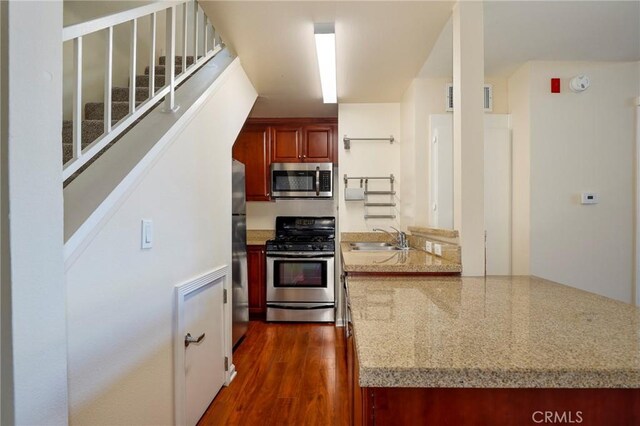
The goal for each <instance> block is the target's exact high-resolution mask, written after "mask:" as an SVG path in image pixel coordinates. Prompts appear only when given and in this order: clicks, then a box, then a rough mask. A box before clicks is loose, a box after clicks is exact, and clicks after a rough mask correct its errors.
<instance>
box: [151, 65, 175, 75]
mask: <svg viewBox="0 0 640 426" xmlns="http://www.w3.org/2000/svg"><path fill="white" fill-rule="evenodd" d="M166 72H167V67H166V66H165V65H156V69H155V73H156V75H166ZM181 72H182V65H176V69H175V73H176V74H175V75H178V74H180V73H181ZM144 75H149V67H146V68H145V69H144Z"/></svg>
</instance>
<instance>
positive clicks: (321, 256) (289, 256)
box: [267, 253, 335, 260]
mask: <svg viewBox="0 0 640 426" xmlns="http://www.w3.org/2000/svg"><path fill="white" fill-rule="evenodd" d="M267 257H268V258H269V259H274V260H278V259H331V258H334V257H335V255H333V254H282V253H267Z"/></svg>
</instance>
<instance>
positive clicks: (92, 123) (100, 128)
mask: <svg viewBox="0 0 640 426" xmlns="http://www.w3.org/2000/svg"><path fill="white" fill-rule="evenodd" d="M112 123H113V124H116V123H117V121H116V120H113V121H112ZM102 133H104V121H103V120H82V146H83V147H84V146H87V145H88V144H90V143H91V142H93V141H94V140H96V139H98V138H99V137H100V136H101V135H102ZM62 143H63V144H68V145H71V144H72V143H73V121H71V120H65V121H63V122H62Z"/></svg>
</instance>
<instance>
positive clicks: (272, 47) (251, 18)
mask: <svg viewBox="0 0 640 426" xmlns="http://www.w3.org/2000/svg"><path fill="white" fill-rule="evenodd" d="M201 4H202V7H203V8H204V10H205V12H206V13H207V15H208V16H209V18H210V19H211V21H212V23H213V24H214V26H215V27H216V29H217V30H218V31H219V32H220V34H221V35H222V38H223V40H225V42H226V43H227V45H228V46H229V47H230V48H232V49H233V50H235V51H236V53H237V54H238V56H239V57H240V60H241V61H242V65H243V67H244V69H245V70H246V72H247V74H248V76H249V78H250V79H251V82H252V83H253V85H254V86H255V88H256V90H257V91H258V94H259V96H260V98H259V99H258V102H257V103H256V106H255V108H254V110H253V112H252V115H253V116H337V105H335V104H333V105H325V104H323V103H322V92H321V89H320V77H319V74H318V66H317V60H316V52H315V44H314V37H313V24H314V23H316V22H335V28H336V47H337V59H336V61H337V68H338V101H339V102H397V101H399V100H400V98H401V97H402V94H403V93H404V91H405V90H406V88H407V86H408V85H409V83H410V82H411V79H413V78H415V77H416V75H417V74H418V72H419V70H420V68H421V67H422V65H423V64H424V62H425V60H426V59H427V56H428V55H429V52H430V51H431V48H432V46H433V44H434V43H435V41H436V39H437V37H438V35H439V34H440V32H441V30H442V27H443V26H444V24H445V23H446V22H447V20H448V19H449V16H450V15H451V8H452V7H453V2H451V1H408V2H401V1H372V2H368V1H341V2H329V1H284V2H274V1H205V2H201Z"/></svg>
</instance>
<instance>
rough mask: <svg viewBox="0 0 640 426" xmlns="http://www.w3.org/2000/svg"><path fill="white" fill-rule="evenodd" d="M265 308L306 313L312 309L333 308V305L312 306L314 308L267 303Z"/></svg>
mask: <svg viewBox="0 0 640 426" xmlns="http://www.w3.org/2000/svg"><path fill="white" fill-rule="evenodd" d="M267 308H277V309H293V310H297V311H308V310H313V309H328V308H335V306H334V305H314V306H292V305H278V304H275V303H267Z"/></svg>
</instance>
